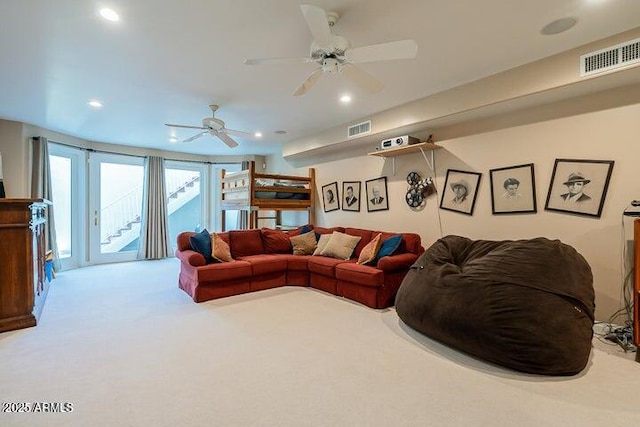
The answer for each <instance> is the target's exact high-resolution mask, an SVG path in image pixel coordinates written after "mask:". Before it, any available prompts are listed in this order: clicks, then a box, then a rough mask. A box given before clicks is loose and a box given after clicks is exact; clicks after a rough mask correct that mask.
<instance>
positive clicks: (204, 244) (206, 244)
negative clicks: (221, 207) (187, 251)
mask: <svg viewBox="0 0 640 427" xmlns="http://www.w3.org/2000/svg"><path fill="white" fill-rule="evenodd" d="M189 243H190V244H191V249H193V250H194V251H196V252H198V253H201V254H202V255H203V256H204V260H205V261H206V262H207V264H211V263H212V262H213V257H212V256H211V234H209V232H208V231H207V229H206V228H205V229H204V230H202V231H201V232H199V233H197V234H194V235H193V236H191V237H189Z"/></svg>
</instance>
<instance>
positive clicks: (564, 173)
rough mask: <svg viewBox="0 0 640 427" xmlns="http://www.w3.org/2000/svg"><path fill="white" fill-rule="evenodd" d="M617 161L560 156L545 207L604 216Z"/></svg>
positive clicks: (546, 208) (553, 209)
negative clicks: (604, 208)
mask: <svg viewBox="0 0 640 427" xmlns="http://www.w3.org/2000/svg"><path fill="white" fill-rule="evenodd" d="M613 163H614V162H613V160H571V159H556V162H555V164H554V166H553V173H552V174H551V182H550V183H549V192H548V193H547V202H546V204H545V206H544V209H545V210H548V211H559V212H571V213H574V214H578V215H586V216H593V217H596V218H600V214H601V213H602V208H603V206H604V199H605V197H606V196H607V189H608V188H609V180H610V179H611V172H613Z"/></svg>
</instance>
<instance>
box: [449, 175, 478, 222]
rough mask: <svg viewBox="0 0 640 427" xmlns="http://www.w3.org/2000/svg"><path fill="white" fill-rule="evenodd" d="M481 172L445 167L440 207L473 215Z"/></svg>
mask: <svg viewBox="0 0 640 427" xmlns="http://www.w3.org/2000/svg"><path fill="white" fill-rule="evenodd" d="M481 176H482V174H481V173H477V172H465V171H459V170H455V169H447V179H446V181H445V183H444V191H443V192H442V199H440V209H446V210H448V211H455V212H461V213H463V214H467V215H473V208H474V207H475V205H476V196H477V195H478V187H480V177H481Z"/></svg>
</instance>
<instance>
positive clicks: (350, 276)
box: [335, 262, 384, 287]
mask: <svg viewBox="0 0 640 427" xmlns="http://www.w3.org/2000/svg"><path fill="white" fill-rule="evenodd" d="M335 274H336V278H337V279H338V280H341V281H344V282H350V283H356V284H358V285H361V286H367V287H381V286H382V285H384V271H382V270H378V269H377V268H375V267H371V266H368V265H359V264H356V263H350V262H345V263H342V264H338V265H336V272H335Z"/></svg>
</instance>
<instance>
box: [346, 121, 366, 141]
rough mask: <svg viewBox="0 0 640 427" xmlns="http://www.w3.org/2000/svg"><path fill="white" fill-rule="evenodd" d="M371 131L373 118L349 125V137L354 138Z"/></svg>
mask: <svg viewBox="0 0 640 427" xmlns="http://www.w3.org/2000/svg"><path fill="white" fill-rule="evenodd" d="M369 132H371V120H367V121H366V122H362V123H358V124H357V125H352V126H349V128H348V129H347V138H353V137H355V136H360V135H363V134H365V133H369Z"/></svg>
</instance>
